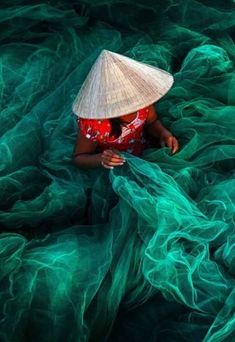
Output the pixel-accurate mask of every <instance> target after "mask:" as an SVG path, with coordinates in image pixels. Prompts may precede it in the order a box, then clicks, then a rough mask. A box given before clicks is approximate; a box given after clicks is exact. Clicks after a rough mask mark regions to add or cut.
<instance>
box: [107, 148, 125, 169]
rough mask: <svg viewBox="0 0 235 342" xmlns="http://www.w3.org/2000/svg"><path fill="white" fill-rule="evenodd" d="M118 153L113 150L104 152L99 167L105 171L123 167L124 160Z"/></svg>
mask: <svg viewBox="0 0 235 342" xmlns="http://www.w3.org/2000/svg"><path fill="white" fill-rule="evenodd" d="M118 152H119V151H118V150H115V149H108V150H104V151H103V153H102V154H101V165H102V166H103V167H104V168H106V169H113V168H114V166H120V165H123V164H124V163H125V161H126V160H125V159H124V158H122V157H121V156H120V155H119V153H118Z"/></svg>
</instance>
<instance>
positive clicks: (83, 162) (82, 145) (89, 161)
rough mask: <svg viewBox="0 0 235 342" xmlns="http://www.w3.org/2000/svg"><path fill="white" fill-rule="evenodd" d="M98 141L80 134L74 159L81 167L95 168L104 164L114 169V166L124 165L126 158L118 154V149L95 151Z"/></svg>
mask: <svg viewBox="0 0 235 342" xmlns="http://www.w3.org/2000/svg"><path fill="white" fill-rule="evenodd" d="M96 147H97V142H95V141H91V140H89V139H87V138H86V137H85V136H84V135H82V134H80V133H79V134H78V137H77V140H76V145H75V149H74V152H73V161H74V163H75V165H76V166H78V167H80V168H94V167H98V166H103V167H105V168H107V169H112V168H113V167H114V166H119V165H123V163H124V162H125V160H124V159H123V158H122V157H121V156H120V155H118V153H117V152H118V151H114V150H111V149H110V150H105V151H104V152H102V153H95V151H96Z"/></svg>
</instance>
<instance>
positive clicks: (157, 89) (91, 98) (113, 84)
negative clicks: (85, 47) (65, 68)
mask: <svg viewBox="0 0 235 342" xmlns="http://www.w3.org/2000/svg"><path fill="white" fill-rule="evenodd" d="M173 83H174V78H173V76H172V75H171V74H170V73H168V72H167V71H165V70H162V69H160V68H157V67H155V66H152V65H149V64H145V63H143V62H139V61H136V60H134V59H132V58H129V57H127V56H123V55H121V54H118V53H115V52H111V51H108V50H103V51H102V52H101V54H100V55H99V57H98V58H97V60H96V62H95V63H94V65H93V66H92V68H91V70H90V72H89V73H88V75H87V77H86V79H85V81H84V83H83V85H82V87H81V89H80V90H79V92H78V95H77V97H76V99H75V101H74V103H73V106H72V109H73V112H74V113H75V114H76V115H77V116H79V117H81V118H89V119H107V118H115V117H120V116H122V115H127V114H130V113H133V112H136V111H138V110H140V109H142V108H144V107H147V106H149V105H151V104H153V103H154V102H156V101H158V100H159V99H160V98H162V97H163V96H164V95H165V94H166V93H167V92H168V91H169V90H170V88H171V87H172V85H173Z"/></svg>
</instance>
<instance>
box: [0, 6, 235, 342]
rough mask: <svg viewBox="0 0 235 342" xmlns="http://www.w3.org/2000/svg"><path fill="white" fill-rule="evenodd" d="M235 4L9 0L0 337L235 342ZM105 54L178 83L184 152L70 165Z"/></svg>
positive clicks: (172, 101) (175, 118)
mask: <svg viewBox="0 0 235 342" xmlns="http://www.w3.org/2000/svg"><path fill="white" fill-rule="evenodd" d="M234 24H235V3H234V1H232V0H227V1H222V0H213V1H212V0H205V1H199V0H198V1H195V0H187V1H183V0H165V1H153V0H144V1H142V0H135V1H134V0H129V1H128V0H122V1H120V0H119V1H118V0H111V1H109V0H102V1H101V0H100V1H98V0H96V1H94V0H86V1H84V0H83V1H78V0H73V1H66V0H60V1H56V0H51V1H42V0H40V1H38V0H36V1H22V0H12V1H8V2H7V1H2V2H1V4H0V32H1V34H0V40H1V45H0V84H1V86H0V90H1V91H0V99H1V101H0V104H1V111H0V134H1V143H0V156H1V163H0V206H1V208H0V227H1V235H0V308H1V309H0V340H1V341H3V342H21V341H24V342H25V341H33V342H38V341H40V342H42V341H52V342H60V341H63V342H64V341H66V342H87V341H92V342H103V341H109V342H111V341H112V342H119V341H122V342H123V341H124V342H125V341H128V342H129V341H133V342H140V341H141V342H142V341H148V342H156V341H168V342H169V341H171V342H173V341H174V342H175V341H195V342H198V341H205V342H209V341H213V342H218V341H234V340H235V320H234V315H235V223H234V217H235V216H234V214H235V174H234V167H235V145H234V142H235V128H234V127H235V74H234V61H235V43H234V38H235V31H234ZM102 49H108V50H111V51H115V52H118V53H121V54H124V55H126V56H129V57H131V58H134V59H136V60H138V61H142V62H146V63H149V64H152V65H154V66H157V67H160V68H162V69H165V70H167V71H169V72H171V73H172V74H173V75H174V79H175V82H174V85H173V87H172V88H171V90H170V91H169V92H168V93H167V95H166V96H164V97H163V98H162V99H161V100H160V101H158V102H157V103H156V104H155V107H156V111H157V113H158V115H159V118H160V120H161V122H162V123H163V124H164V126H165V127H167V128H168V129H169V130H170V131H171V132H172V134H174V135H175V136H176V137H177V138H178V140H179V143H180V150H179V151H178V152H177V153H176V154H174V155H172V154H171V151H170V149H169V148H168V147H161V148H156V147H155V148H154V147H150V148H147V149H145V151H144V153H143V155H142V156H141V158H140V157H135V156H133V155H131V154H128V153H125V152H124V153H123V154H124V156H125V158H126V160H127V162H126V163H125V164H124V165H123V166H122V167H117V168H114V169H113V170H108V169H104V168H95V169H89V170H84V169H83V170H82V169H79V168H78V167H76V165H75V164H74V163H73V160H72V153H73V150H74V146H75V141H76V137H77V134H78V127H77V123H76V117H75V115H74V114H73V112H72V109H71V106H72V103H73V100H74V99H75V97H76V95H77V93H78V90H79V88H80V87H81V85H82V83H83V81H84V79H85V77H86V75H87V74H88V72H89V70H90V68H91V66H92V64H93V63H94V61H95V60H96V58H97V57H98V55H99V53H100V52H101V51H102Z"/></svg>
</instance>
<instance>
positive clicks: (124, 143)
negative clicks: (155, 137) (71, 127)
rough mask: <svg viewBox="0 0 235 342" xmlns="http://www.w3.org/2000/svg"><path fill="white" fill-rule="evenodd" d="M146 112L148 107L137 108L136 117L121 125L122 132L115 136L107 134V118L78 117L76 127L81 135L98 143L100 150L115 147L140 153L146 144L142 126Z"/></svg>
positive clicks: (135, 153)
mask: <svg viewBox="0 0 235 342" xmlns="http://www.w3.org/2000/svg"><path fill="white" fill-rule="evenodd" d="M148 112H149V107H145V108H142V109H140V110H138V111H137V115H136V118H135V119H134V120H133V121H131V122H130V123H127V124H126V125H125V126H123V127H122V133H121V135H120V136H119V137H117V138H116V137H115V136H113V135H111V136H109V134H110V132H111V124H110V121H109V119H102V120H98V119H84V118H78V127H79V130H80V133H81V134H82V135H84V136H85V137H86V138H88V139H90V140H91V141H95V142H97V143H98V144H97V145H98V149H99V150H100V151H101V152H102V151H104V150H106V149H108V148H115V149H117V150H119V151H126V152H129V153H131V154H134V155H140V154H141V153H142V151H143V149H144V147H145V146H146V138H145V136H144V130H143V127H144V124H145V121H146V119H147V116H148Z"/></svg>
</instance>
